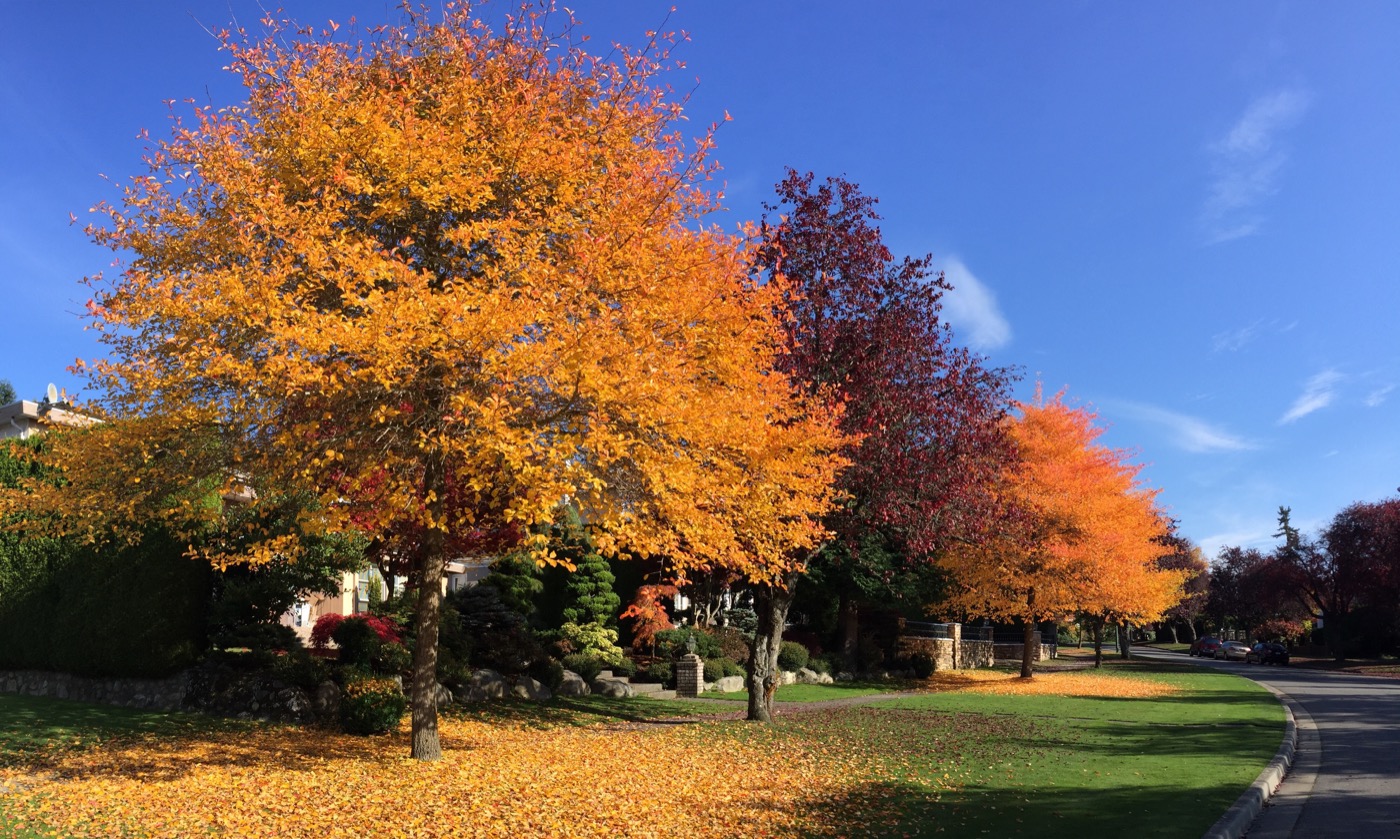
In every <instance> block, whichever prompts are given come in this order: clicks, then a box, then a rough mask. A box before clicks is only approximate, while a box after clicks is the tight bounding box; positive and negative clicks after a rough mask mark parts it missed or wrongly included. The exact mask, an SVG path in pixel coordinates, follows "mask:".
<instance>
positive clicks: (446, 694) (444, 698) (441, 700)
mask: <svg viewBox="0 0 1400 839" xmlns="http://www.w3.org/2000/svg"><path fill="white" fill-rule="evenodd" d="M435 691H436V693H437V706H438V707H439V708H446V707H447V706H448V705H451V704H452V691H450V690H448V689H447V685H444V684H443V683H442V682H438V683H437V688H436V689H435Z"/></svg>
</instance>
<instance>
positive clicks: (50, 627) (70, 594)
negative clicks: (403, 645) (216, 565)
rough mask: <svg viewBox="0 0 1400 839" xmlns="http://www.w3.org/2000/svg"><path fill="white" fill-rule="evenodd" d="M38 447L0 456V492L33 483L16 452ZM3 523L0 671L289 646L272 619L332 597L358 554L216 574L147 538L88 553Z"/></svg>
mask: <svg viewBox="0 0 1400 839" xmlns="http://www.w3.org/2000/svg"><path fill="white" fill-rule="evenodd" d="M42 445H43V443H42V441H41V439H39V438H31V439H29V440H25V441H23V442H20V441H7V443H6V445H5V446H4V447H0V484H2V485H8V486H14V485H15V484H16V483H17V482H18V480H19V479H20V478H21V477H23V476H26V475H32V474H34V466H33V465H32V462H31V461H29V460H27V459H26V458H24V457H23V456H22V455H23V454H24V449H26V448H28V449H33V448H37V447H40V446H42ZM296 513H297V508H296V506H295V504H291V503H289V504H288V505H287V506H285V507H283V508H281V509H279V510H277V511H276V512H275V514H274V515H275V516H276V518H277V520H276V521H262V522H256V523H255V522H245V523H242V524H248V525H254V524H256V525H257V526H259V527H271V528H274V529H275V528H278V527H281V528H286V527H290V526H291V524H290V522H291V521H292V520H293V519H294V518H295V516H296ZM8 524H9V525H12V526H8V527H3V528H0V638H4V639H5V643H4V644H0V668H9V669H38V670H58V671H66V672H70V673H76V674H79V675H87V676H164V675H168V674H170V673H173V672H175V671H177V670H180V669H182V668H184V667H187V666H189V665H191V664H194V663H195V662H196V661H197V660H198V659H199V658H200V657H201V656H202V655H203V654H204V653H205V651H206V650H207V649H208V648H209V646H210V645H211V643H212V644H213V645H214V646H216V647H219V648H243V647H247V648H251V649H253V650H256V651H272V650H279V649H290V648H294V647H295V646H296V639H295V636H294V634H293V633H292V632H291V631H290V630H289V629H287V628H286V627H281V626H279V625H278V624H277V619H278V617H279V616H280V615H281V614H282V613H283V612H285V611H286V610H287V609H288V608H289V607H290V606H291V605H292V604H293V603H294V602H295V601H296V599H297V598H299V597H304V596H305V595H307V594H309V593H311V592H315V591H324V590H327V589H333V588H334V587H335V586H336V585H337V584H338V581H339V575H340V572H341V571H342V570H344V569H346V568H349V567H353V566H354V565H355V564H356V563H358V562H360V561H361V560H360V556H361V553H360V552H361V550H362V548H361V546H360V545H359V544H358V542H356V541H355V540H352V539H344V538H325V539H320V540H317V541H316V542H314V543H313V544H310V545H308V550H307V552H306V555H305V557H303V559H302V561H299V562H296V563H292V562H286V561H279V560H274V561H272V562H270V563H268V564H267V565H264V566H261V567H259V568H256V569H249V568H239V567H232V568H229V569H227V570H225V571H215V570H214V569H211V568H210V567H209V565H208V564H207V563H205V562H202V561H199V560H194V559H190V558H188V557H187V556H186V553H187V549H188V547H189V546H188V545H187V544H186V543H184V542H180V541H177V540H175V539H173V538H171V537H170V536H169V535H168V534H166V533H164V532H162V531H160V530H157V529H151V530H149V531H148V532H147V533H146V534H145V536H144V538H142V539H141V540H140V541H139V542H137V543H136V544H134V545H120V544H115V545H102V546H94V545H86V544H79V543H78V542H77V541H75V540H58V539H53V538H49V537H46V536H41V535H36V533H34V529H33V528H29V529H26V528H25V527H24V526H23V524H24V523H23V522H10V523H8ZM245 529H246V528H242V527H236V528H234V532H240V531H242V530H245ZM211 538H212V537H211Z"/></svg>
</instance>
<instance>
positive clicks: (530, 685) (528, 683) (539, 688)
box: [510, 676, 554, 702]
mask: <svg viewBox="0 0 1400 839" xmlns="http://www.w3.org/2000/svg"><path fill="white" fill-rule="evenodd" d="M510 693H511V696H515V697H518V698H520V699H529V700H530V701H532V702H548V701H549V700H551V699H553V698H554V694H552V693H550V692H549V688H547V687H545V686H544V685H542V684H540V682H539V681H538V680H536V679H532V678H530V677H529V676H521V677H519V678H517V679H516V680H515V684H514V685H512V686H511V689H510Z"/></svg>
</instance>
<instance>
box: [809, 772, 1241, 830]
mask: <svg viewBox="0 0 1400 839" xmlns="http://www.w3.org/2000/svg"><path fill="white" fill-rule="evenodd" d="M1238 793H1239V790H1210V789H1203V788H1201V787H1199V786H1197V785H1193V784H1191V783H1189V782H1183V783H1177V784H1169V785H1156V786H1146V785H1141V786H1133V787H1097V788H1060V787H1053V786H1052V787H1046V788H1038V789H1000V788H995V787H987V786H975V785H974V786H968V787H965V788H961V789H954V790H939V789H936V788H930V787H929V786H926V785H924V784H919V783H890V782H885V783H869V784H863V785H861V786H858V787H856V788H854V789H852V790H851V791H849V792H847V793H844V794H842V795H840V796H835V797H831V798H824V799H815V800H808V801H806V802H804V803H803V805H802V806H803V807H804V809H806V810H807V811H808V812H809V814H814V815H815V819H814V821H815V822H816V823H817V824H821V825H823V827H822V828H821V829H818V830H816V831H813V832H811V833H810V834H808V835H809V836H813V837H818V836H845V837H887V836H889V837H894V836H898V837H934V836H938V837H949V836H996V837H1004V836H1005V837H1010V836H1033V837H1037V839H1082V837H1084V836H1102V837H1110V836H1132V837H1134V839H1182V837H1192V839H1194V837H1198V836H1200V835H1202V834H1203V833H1205V832H1206V830H1207V829H1209V827H1210V826H1211V825H1212V824H1213V823H1214V822H1215V820H1216V819H1217V818H1219V816H1220V815H1221V814H1222V813H1223V812H1224V811H1225V809H1226V808H1227V807H1229V805H1230V803H1231V802H1233V801H1234V798H1235V796H1236V795H1238Z"/></svg>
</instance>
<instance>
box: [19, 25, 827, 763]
mask: <svg viewBox="0 0 1400 839" xmlns="http://www.w3.org/2000/svg"><path fill="white" fill-rule="evenodd" d="M406 16H407V22H406V23H405V24H403V25H401V26H387V27H377V28H373V29H369V30H367V31H364V32H360V31H358V30H357V29H355V28H354V27H344V28H338V27H335V26H331V27H329V28H328V29H326V30H322V31H313V30H310V29H295V28H294V27H292V26H291V25H289V24H287V23H284V22H279V21H276V20H274V19H272V18H269V19H267V20H265V21H264V26H265V27H266V32H265V34H264V35H261V36H257V37H255V36H251V35H248V34H245V33H243V32H241V31H240V32H236V33H225V34H224V35H223V44H224V48H225V49H226V50H227V51H228V53H229V55H230V59H229V68H230V70H231V71H232V72H233V73H234V74H235V75H237V76H238V77H239V78H240V79H241V81H242V83H243V85H244V87H245V89H246V94H247V98H246V101H244V102H242V103H240V104H237V105H233V106H230V107H215V106H198V107H193V108H192V110H191V112H190V114H189V115H188V116H179V115H175V116H173V117H172V119H173V126H172V132H171V135H170V136H169V138H168V139H165V140H161V141H158V142H154V143H153V144H152V146H151V148H150V150H149V152H148V154H147V157H146V161H145V162H146V165H147V172H146V174H144V175H140V176H137V177H135V178H133V179H132V180H131V181H130V182H129V183H128V184H127V185H126V186H125V187H124V188H123V190H122V194H121V196H120V198H119V199H118V200H117V201H116V202H115V203H114V204H111V205H106V204H104V205H101V206H100V207H99V210H100V212H101V213H102V214H103V215H104V216H105V219H106V221H105V223H102V224H98V225H94V226H92V227H91V228H90V234H91V235H92V236H93V238H94V239H95V240H96V241H97V242H99V243H101V244H104V245H107V246H109V247H111V248H112V249H113V250H115V251H117V252H118V254H119V255H120V257H121V258H123V259H124V260H125V261H124V262H123V264H122V265H121V270H120V271H119V272H117V273H115V274H111V275H106V276H102V275H99V276H95V277H93V278H90V280H89V282H90V284H91V285H92V287H93V298H92V300H91V302H90V303H89V305H88V313H89V319H90V322H91V324H92V326H93V327H95V328H96V329H97V330H98V331H99V333H100V335H101V337H102V339H103V340H104V341H105V343H106V345H107V348H108V350H109V351H110V356H109V357H108V358H105V359H100V360H97V361H95V362H92V363H91V364H89V365H88V366H87V367H86V372H87V374H88V376H89V377H90V379H91V380H92V382H93V384H94V385H96V386H97V390H98V391H99V392H100V393H101V394H102V397H101V399H100V401H99V403H98V404H97V405H96V406H94V410H98V411H100V412H101V413H102V415H103V416H104V417H106V418H108V419H110V420H112V421H111V422H108V423H106V424H104V425H102V426H100V427H98V428H94V429H89V430H87V431H80V432H71V433H65V434H63V435H56V437H57V438H61V439H62V442H57V441H56V444H55V445H54V447H53V449H54V455H55V457H54V459H55V461H56V462H57V463H58V464H59V465H60V466H61V467H62V468H63V469H64V471H65V475H66V476H67V479H68V481H69V485H68V486H67V487H66V488H65V492H64V493H48V494H47V496H46V497H45V500H46V501H47V502H49V503H51V504H52V505H53V506H54V507H55V508H57V509H61V510H62V511H63V512H64V513H65V514H67V518H68V520H69V521H70V522H71V524H72V526H73V527H75V528H82V527H89V528H90V529H91V532H94V533H96V532H97V531H98V530H99V529H100V527H110V526H111V525H112V524H113V521H112V514H113V513H114V514H115V515H116V516H117V517H120V516H123V515H130V516H131V517H132V518H133V519H134V520H140V519H143V518H151V517H163V518H165V519H166V521H167V523H172V524H174V523H178V522H179V521H180V520H181V519H182V518H194V519H201V518H204V519H207V518H209V517H217V516H218V510H217V505H215V508H214V509H209V508H208V507H207V506H205V505H203V504H202V499H204V498H205V497H207V492H208V488H209V487H211V486H213V487H216V488H217V489H218V490H220V491H222V492H223V493H224V494H226V495H227V494H236V495H237V496H238V497H240V498H241V500H242V501H243V502H244V503H246V504H248V505H251V506H252V507H254V508H256V507H258V506H260V505H263V504H269V503H275V501H276V499H277V498H279V497H281V496H284V495H286V494H288V493H304V494H306V495H307V496H309V497H311V498H313V499H315V500H316V501H317V502H318V503H316V504H314V505H309V506H308V507H307V513H306V514H305V515H304V516H303V517H302V520H301V521H300V522H299V526H300V528H301V530H302V531H303V533H320V532H334V531H341V530H358V531H362V532H365V533H367V534H370V535H372V536H373V537H374V538H376V539H379V540H381V542H388V543H389V545H390V547H389V548H387V549H386V550H391V551H392V552H394V553H396V554H397V555H399V556H403V557H408V558H409V559H408V564H409V565H410V579H411V582H412V583H414V584H416V585H417V586H418V588H419V591H420V597H419V605H418V613H417V619H416V620H417V624H418V629H417V633H416V634H417V638H418V647H417V650H416V657H415V662H414V673H415V677H414V686H413V706H414V710H413V729H414V736H413V751H414V754H415V755H416V756H418V757H420V758H424V759H434V758H436V757H437V756H438V755H439V753H440V752H439V746H438V743H437V737H436V710H435V707H436V706H435V701H434V699H433V695H434V691H433V688H434V685H433V679H434V664H435V655H436V653H435V650H436V638H437V620H438V614H439V609H440V595H439V593H438V592H439V590H438V585H437V580H438V579H439V578H440V577H441V573H442V569H443V566H444V563H445V561H446V559H447V557H448V556H449V555H452V554H455V553H469V552H476V551H482V550H490V549H494V548H499V547H502V546H508V545H511V544H514V543H518V542H520V541H522V540H524V541H525V542H526V543H527V546H533V547H535V548H536V556H537V558H538V559H539V560H540V561H542V562H551V561H556V558H555V557H554V556H553V555H552V554H551V553H550V552H549V551H548V549H547V547H546V545H545V544H544V543H543V542H542V541H541V542H532V541H531V540H532V539H534V538H535V537H533V536H531V535H530V534H531V533H534V534H538V533H540V532H541V530H542V529H543V526H544V525H547V524H548V523H549V521H550V520H551V518H552V516H553V514H554V510H555V508H556V507H557V506H558V504H559V503H560V502H561V500H563V499H571V500H572V501H573V502H574V503H575V504H577V505H578V507H579V509H580V510H581V511H582V512H583V515H584V518H585V520H586V521H587V523H588V526H589V528H590V531H591V535H592V538H593V541H594V544H595V546H596V547H597V549H598V550H599V551H600V552H602V553H603V554H605V555H623V554H630V555H665V556H666V557H668V558H669V560H670V561H671V562H673V563H675V564H676V565H677V566H678V567H681V568H685V567H695V568H709V567H716V566H723V567H729V568H735V569H742V570H743V572H744V573H746V574H747V575H749V576H750V577H752V578H753V579H756V580H768V579H774V578H776V577H777V576H779V575H781V574H782V573H783V572H784V571H785V569H787V568H790V567H792V565H793V563H794V562H795V559H794V557H797V556H799V555H800V552H801V550H803V549H805V548H810V547H811V546H813V545H814V544H816V543H817V542H818V541H819V540H820V539H821V537H822V534H823V531H822V528H821V525H820V519H821V516H822V515H823V514H824V513H825V512H826V511H827V509H828V506H829V503H830V490H829V485H830V483H831V481H832V478H833V475H834V472H835V469H836V468H837V466H838V465H839V460H838V459H837V458H835V457H833V456H832V455H831V452H832V450H833V449H834V448H835V447H836V446H838V445H839V443H840V442H841V437H840V435H839V433H838V432H837V430H836V427H835V417H836V415H837V412H836V411H835V410H833V409H830V408H828V407H827V406H825V405H824V404H822V403H821V402H819V401H818V400H814V399H811V398H810V397H809V395H808V394H805V393H803V392H800V391H794V389H793V388H792V387H790V385H789V381H788V379H787V377H786V376H784V375H782V374H781V373H779V372H775V370H774V368H775V364H776V356H777V353H778V351H779V349H780V348H781V347H782V345H783V331H782V323H783V320H782V311H783V309H784V306H785V303H786V301H785V295H786V294H787V291H788V290H787V287H786V286H785V285H784V284H783V283H782V282H769V283H766V284H760V283H757V282H754V281H753V280H751V279H750V277H749V272H748V265H749V260H748V254H747V253H746V249H745V242H744V239H743V238H742V237H740V236H736V235H733V234H727V233H724V232H721V231H719V230H717V229H715V228H712V227H709V226H706V225H705V224H704V223H703V217H704V216H705V214H706V213H707V212H709V211H710V210H711V209H713V208H714V206H715V198H714V196H713V195H712V194H711V193H710V192H709V191H708V190H707V189H706V183H705V182H706V179H707V177H708V176H709V173H710V172H711V171H712V165H711V164H710V163H709V162H708V160H707V153H708V151H709V149H710V147H711V144H712V143H711V139H710V134H706V135H704V136H702V137H701V138H699V139H698V140H697V141H695V142H694V143H687V142H686V141H685V139H684V138H683V136H682V134H681V128H680V126H681V125H682V123H681V122H680V119H681V117H682V114H681V106H680V103H679V102H677V101H675V100H674V99H672V98H671V97H670V96H669V95H668V94H667V93H666V91H665V89H664V88H663V87H662V86H661V85H660V84H659V83H658V81H657V78H658V74H660V73H662V72H663V71H664V70H665V69H666V67H667V66H668V64H669V58H668V54H667V44H668V43H669V42H668V40H667V38H666V37H664V36H658V37H656V38H655V39H654V40H653V42H652V44H651V45H650V46H649V47H648V48H646V49H643V50H640V51H637V50H631V49H628V48H625V47H620V48H619V49H618V50H617V51H616V53H615V54H614V57H612V58H609V59H602V58H599V57H597V56H594V55H592V54H590V53H587V52H585V51H584V50H583V49H582V48H581V47H580V46H579V45H577V44H574V43H571V42H569V41H568V40H567V38H558V37H555V36H554V35H553V34H551V32H550V31H549V30H548V29H547V28H546V27H547V26H548V25H551V24H554V25H559V26H560V27H561V31H564V32H568V31H569V29H570V27H569V26H567V24H566V22H561V21H560V20H559V19H558V18H555V19H554V20H552V21H551V20H549V16H548V15H546V14H544V12H543V11H541V10H540V9H535V10H529V9H527V10H525V11H524V12H523V13H522V14H520V15H519V16H515V17H511V18H509V19H508V20H507V22H506V23H505V24H504V26H503V27H502V28H501V29H500V30H499V31H493V30H492V29H490V28H489V27H487V26H486V25H485V24H484V23H483V22H482V21H481V20H479V19H477V18H475V17H473V16H472V15H471V13H470V10H469V9H467V8H465V7H449V8H447V9H445V10H443V12H442V13H441V15H440V16H439V15H436V14H435V15H434V16H433V19H432V20H429V18H428V16H427V15H426V14H419V13H414V12H408V13H406ZM347 33H349V34H347ZM191 486H196V487H200V488H201V489H200V491H199V492H193V491H191V490H189V489H188V487H191ZM97 497H101V498H103V503H102V504H101V505H94V504H93V503H92V502H93V499H94V498H97ZM98 517H104V518H105V521H100V522H99V521H96V519H97V518H98ZM297 536H298V534H286V535H285V537H283V536H280V535H279V536H276V537H274V538H269V539H266V540H261V541H258V540H252V541H251V543H245V542H239V543H237V545H238V547H239V550H237V551H220V550H212V551H210V552H209V553H208V558H209V559H211V560H212V561H214V562H216V563H228V562H252V563H256V562H258V561H260V560H263V559H266V558H267V557H269V556H271V555H273V554H274V553H277V554H283V553H287V554H294V553H295V552H296V551H297V549H298V547H297V546H298V539H297ZM229 544H230V545H233V544H234V543H232V542H230V543H229ZM245 544H247V547H246V549H244V547H243V546H244V545H245Z"/></svg>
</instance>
